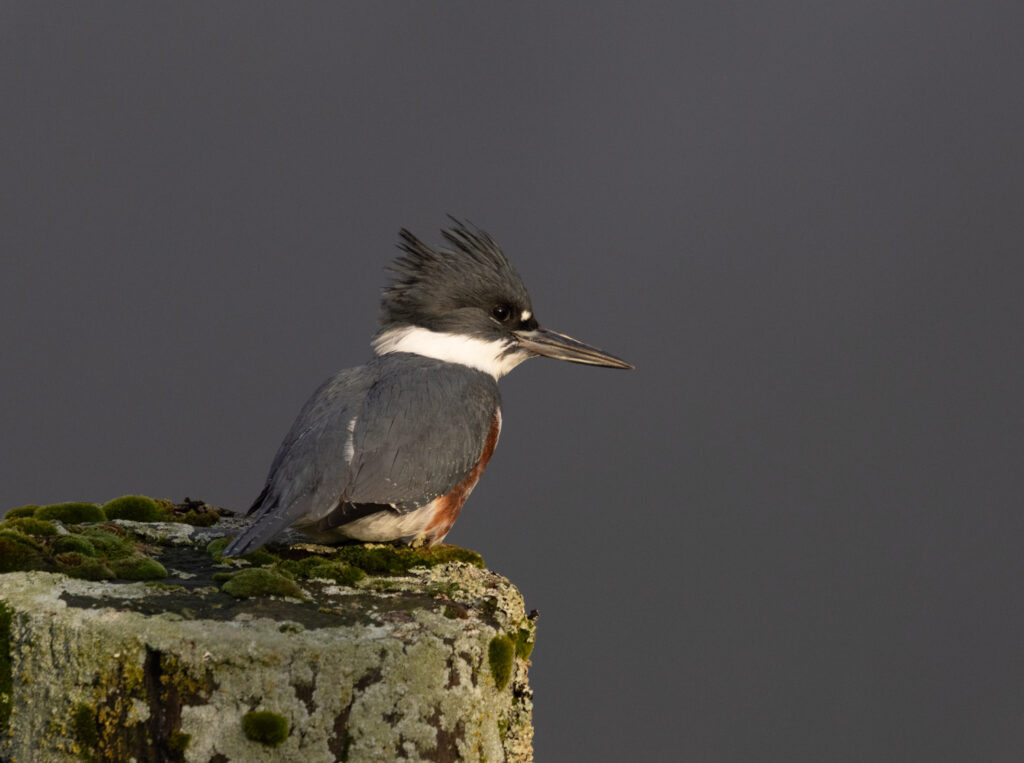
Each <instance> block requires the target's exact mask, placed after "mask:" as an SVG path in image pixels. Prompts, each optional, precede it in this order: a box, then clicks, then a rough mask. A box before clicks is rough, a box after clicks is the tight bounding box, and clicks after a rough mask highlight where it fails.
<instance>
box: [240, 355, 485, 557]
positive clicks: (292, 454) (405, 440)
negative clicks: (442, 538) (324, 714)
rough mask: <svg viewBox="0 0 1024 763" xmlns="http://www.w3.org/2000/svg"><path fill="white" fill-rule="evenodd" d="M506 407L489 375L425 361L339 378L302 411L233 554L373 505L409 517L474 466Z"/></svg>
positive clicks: (409, 358)
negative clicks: (284, 532) (302, 525)
mask: <svg viewBox="0 0 1024 763" xmlns="http://www.w3.org/2000/svg"><path fill="white" fill-rule="evenodd" d="M499 405H500V396H499V393H498V385H497V382H496V381H495V380H494V379H493V378H492V377H490V376H489V375H487V374H484V373H482V372H480V371H476V370H473V369H470V368H467V367H465V366H461V365H456V364H452V363H446V362H443V361H439V360H433V359H431V358H425V357H421V356H418V355H410V354H406V353H391V354H387V355H383V356H380V357H376V358H374V359H373V360H371V361H370V362H369V363H367V364H366V365H365V366H359V367H357V368H349V369H345V370H343V371H340V372H339V373H337V374H335V375H334V376H333V377H331V378H330V379H328V380H327V381H326V382H324V383H323V384H322V385H321V386H320V388H319V389H317V391H316V392H315V393H313V396H312V397H311V398H310V399H309V401H307V403H306V404H305V406H303V408H302V410H301V411H300V412H299V415H298V416H297V417H296V419H295V422H294V423H293V424H292V427H291V429H290V430H289V432H288V434H287V436H286V437H285V439H284V442H282V444H281V447H280V449H279V450H278V452H277V455H276V456H275V457H274V461H273V463H272V465H271V468H270V473H269V475H268V478H267V484H266V487H265V488H264V491H263V493H262V494H261V495H260V497H259V498H258V499H257V501H256V504H254V506H253V508H252V510H250V513H251V514H253V515H254V520H255V521H254V523H253V525H252V526H251V527H250V528H249V529H248V530H246V531H245V532H244V533H243V534H242V535H241V536H240V537H239V538H238V539H236V540H235V541H234V542H233V543H232V544H231V545H230V546H229V547H228V550H227V553H229V554H239V553H245V552H246V551H247V550H250V549H252V548H255V547H257V546H259V545H262V544H263V543H265V542H267V541H268V540H270V539H271V538H273V537H274V536H275V535H277V534H278V533H279V532H280V531H282V530H284V529H285V528H287V527H288V526H289V525H291V524H293V523H295V522H313V521H321V520H322V521H323V522H324V524H325V525H329V526H337V525H340V524H344V523H345V522H349V521H352V520H355V519H358V518H359V517H360V516H363V515H364V514H365V513H366V510H365V509H364V508H363V507H364V506H366V505H381V504H383V505H390V506H392V507H393V510H395V511H399V512H405V511H410V510H412V509H415V508H418V507H420V506H422V505H424V504H426V503H429V502H430V501H431V500H433V499H434V498H436V497H438V496H440V495H444V494H446V493H447V492H448V491H450V490H451V489H452V488H453V487H454V486H455V485H457V484H458V483H459V482H460V481H462V480H463V479H464V478H465V477H466V475H468V474H469V472H470V471H471V470H472V469H473V467H474V466H475V465H476V462H477V460H478V459H479V457H480V453H481V450H482V448H483V444H484V441H485V439H486V437H487V434H488V431H489V430H490V427H491V422H492V420H493V416H494V412H495V410H496V409H497V408H498V406H499ZM379 508H380V507H379V506H378V507H377V510H379ZM328 514H330V515H331V516H330V517H329V518H326V519H325V517H327V515H328Z"/></svg>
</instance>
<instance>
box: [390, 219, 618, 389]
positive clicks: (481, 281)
mask: <svg viewBox="0 0 1024 763" xmlns="http://www.w3.org/2000/svg"><path fill="white" fill-rule="evenodd" d="M453 222H454V223H455V225H454V227H452V228H450V229H448V230H444V231H442V232H441V233H442V235H443V236H444V239H445V242H446V244H447V246H445V247H443V248H439V249H436V250H435V249H431V248H430V247H428V246H426V245H425V244H424V243H423V242H422V241H420V240H419V239H418V238H416V237H415V236H414V235H413V234H412V233H410V232H409V231H407V230H404V229H403V230H402V232H401V241H400V243H399V248H400V249H401V250H402V252H403V253H402V255H401V256H400V257H398V259H396V260H395V261H394V263H393V264H392V265H391V267H390V270H391V272H392V273H394V276H395V277H394V280H393V281H392V283H391V284H390V285H389V286H388V287H386V288H385V289H384V293H383V297H382V299H381V316H380V329H379V330H378V332H377V335H376V337H375V338H374V341H373V346H374V350H375V351H376V352H377V353H378V354H385V353H389V352H410V353H414V354H417V355H425V356H427V357H433V358H438V359H440V360H446V361H449V362H454V363H461V364H463V365H467V366H471V367H473V368H477V369H479V370H481V371H484V372H486V373H489V374H491V375H492V376H494V377H495V378H499V377H501V376H503V375H504V374H506V373H508V372H509V371H511V370H512V369H513V368H515V367H516V366H517V365H519V364H520V363H522V362H523V361H524V360H526V359H528V358H531V357H535V356H537V355H543V356H546V357H550V358H557V359H559V360H568V361H571V362H574V363H585V364H588V365H595V366H608V367H610V368H632V367H633V366H632V365H630V364H629V363H627V362H625V361H624V360H620V359H619V358H616V357H615V356H614V355H609V354H608V353H605V352H602V351H601V350H598V349H596V348H594V347H590V346H589V345H586V344H583V343H582V342H579V341H577V340H575V339H573V338H571V337H568V336H565V335H564V334H559V333H556V332H554V331H548V330H547V329H543V328H541V327H540V325H539V324H538V323H537V318H536V317H535V316H534V314H533V305H532V304H531V302H530V295H529V293H527V291H526V286H524V285H523V281H522V279H521V278H520V277H519V274H518V273H517V272H516V271H515V269H514V268H513V267H512V265H511V264H510V263H509V261H508V259H506V257H505V255H504V254H503V253H502V251H501V249H500V248H499V247H498V245H497V244H496V243H495V242H494V240H493V239H492V238H491V237H490V236H489V235H488V234H487V233H485V232H484V231H482V230H479V229H477V228H475V227H474V228H471V227H469V226H467V225H465V224H463V223H461V222H459V221H458V220H454V218H453Z"/></svg>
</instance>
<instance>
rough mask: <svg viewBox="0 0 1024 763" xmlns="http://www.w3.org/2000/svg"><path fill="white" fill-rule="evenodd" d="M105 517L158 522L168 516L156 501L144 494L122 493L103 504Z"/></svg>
mask: <svg viewBox="0 0 1024 763" xmlns="http://www.w3.org/2000/svg"><path fill="white" fill-rule="evenodd" d="M103 511H104V513H105V514H106V515H107V519H130V520H132V521H134V522H160V521H162V520H165V519H167V518H168V515H167V513H166V512H165V511H164V510H163V509H161V508H160V506H159V505H158V504H157V502H156V501H154V500H153V499H152V498H147V497H146V496H144V495H123V496H121V497H120V498H115V499H114V500H112V501H108V502H107V503H105V504H103Z"/></svg>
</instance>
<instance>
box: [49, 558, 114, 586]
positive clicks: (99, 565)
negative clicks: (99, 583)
mask: <svg viewBox="0 0 1024 763" xmlns="http://www.w3.org/2000/svg"><path fill="white" fill-rule="evenodd" d="M61 556H64V554H61ZM67 556H71V554H68V555H67ZM61 572H63V573H64V574H65V575H67V576H68V577H72V578H80V579H82V580H113V579H114V578H116V577H117V575H116V574H115V573H114V571H113V570H112V569H111V568H110V567H109V566H108V565H106V564H104V563H103V562H101V561H99V560H98V559H86V560H84V561H82V563H81V564H71V565H68V566H67V567H65V568H63V569H62V570H61Z"/></svg>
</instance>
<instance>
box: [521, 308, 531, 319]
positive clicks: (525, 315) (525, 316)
mask: <svg viewBox="0 0 1024 763" xmlns="http://www.w3.org/2000/svg"><path fill="white" fill-rule="evenodd" d="M532 317H533V313H531V312H530V311H529V310H523V314H522V316H521V320H524V321H528V320H530V318H532Z"/></svg>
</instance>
